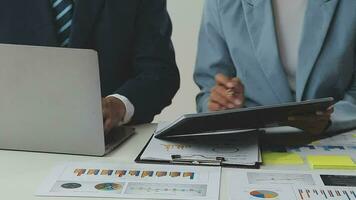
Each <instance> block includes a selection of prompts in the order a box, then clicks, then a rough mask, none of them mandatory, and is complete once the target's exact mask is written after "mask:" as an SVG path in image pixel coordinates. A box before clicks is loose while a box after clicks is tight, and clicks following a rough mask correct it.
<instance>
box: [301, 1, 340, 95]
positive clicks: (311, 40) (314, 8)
mask: <svg viewBox="0 0 356 200" xmlns="http://www.w3.org/2000/svg"><path fill="white" fill-rule="evenodd" d="M338 2H339V0H310V1H308V6H307V10H306V13H305V18H304V27H303V33H302V40H301V43H300V47H299V63H298V70H297V77H296V80H297V88H296V96H297V100H298V101H301V100H302V98H303V93H304V92H305V89H306V87H307V82H308V79H309V77H310V74H311V72H312V69H313V67H314V65H315V63H316V60H317V59H318V56H319V54H320V51H321V49H322V47H323V43H324V40H325V37H326V35H327V32H328V30H329V26H330V23H331V21H332V18H333V16H334V13H335V10H336V7H337V5H338Z"/></svg>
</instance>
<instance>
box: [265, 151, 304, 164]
mask: <svg viewBox="0 0 356 200" xmlns="http://www.w3.org/2000/svg"><path fill="white" fill-rule="evenodd" d="M262 161H263V164H265V165H302V164H304V161H303V158H302V157H300V155H298V154H296V153H287V152H283V153H279V152H263V153H262Z"/></svg>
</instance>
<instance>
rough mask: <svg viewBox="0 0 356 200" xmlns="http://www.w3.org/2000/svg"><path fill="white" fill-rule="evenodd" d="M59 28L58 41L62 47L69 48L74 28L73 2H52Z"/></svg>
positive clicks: (60, 0)
mask: <svg viewBox="0 0 356 200" xmlns="http://www.w3.org/2000/svg"><path fill="white" fill-rule="evenodd" d="M51 3H52V8H53V11H54V17H55V23H56V27H57V36H58V41H59V44H60V46H61V47H67V46H68V44H69V37H70V32H71V27H72V18H73V6H74V4H73V1H72V0H51Z"/></svg>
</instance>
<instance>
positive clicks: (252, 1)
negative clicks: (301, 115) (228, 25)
mask: <svg viewBox="0 0 356 200" xmlns="http://www.w3.org/2000/svg"><path fill="white" fill-rule="evenodd" d="M243 8H244V12H245V18H246V24H247V28H248V32H249V35H250V38H251V41H252V43H253V46H254V49H255V54H256V56H257V59H258V60H259V63H260V67H261V68H262V71H263V72H264V74H265V76H266V80H267V82H268V83H269V86H270V87H271V89H272V91H273V93H274V95H275V96H276V99H277V100H278V101H279V102H280V103H282V102H288V101H293V100H294V99H293V97H292V93H291V90H290V88H289V85H288V80H287V77H286V74H285V72H284V69H283V67H282V63H281V59H280V56H279V51H278V43H277V37H276V31H275V23H274V16H273V9H272V2H271V0H243Z"/></svg>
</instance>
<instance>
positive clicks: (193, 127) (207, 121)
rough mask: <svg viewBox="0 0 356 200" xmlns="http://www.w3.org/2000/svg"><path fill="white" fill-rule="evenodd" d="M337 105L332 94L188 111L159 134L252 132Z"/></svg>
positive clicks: (281, 124)
mask: <svg viewBox="0 0 356 200" xmlns="http://www.w3.org/2000/svg"><path fill="white" fill-rule="evenodd" d="M333 104H334V99H333V98H332V97H328V98H322V99H313V100H307V101H301V102H291V103H284V104H279V105H270V106H258V107H250V108H240V109H231V110H223V111H217V112H209V113H198V114H186V115H183V116H181V117H180V118H178V119H177V120H175V121H174V122H172V123H170V124H168V125H167V126H165V127H164V128H161V129H157V130H156V133H155V137H157V138H160V139H164V138H171V137H182V136H190V135H196V134H215V133H216V134H222V133H229V132H230V131H234V132H236V130H241V132H251V130H254V129H259V128H267V127H278V126H286V125H287V124H288V118H289V117H291V116H303V115H307V114H314V113H316V112H317V111H323V110H327V109H328V108H329V107H330V106H332V105H333Z"/></svg>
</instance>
